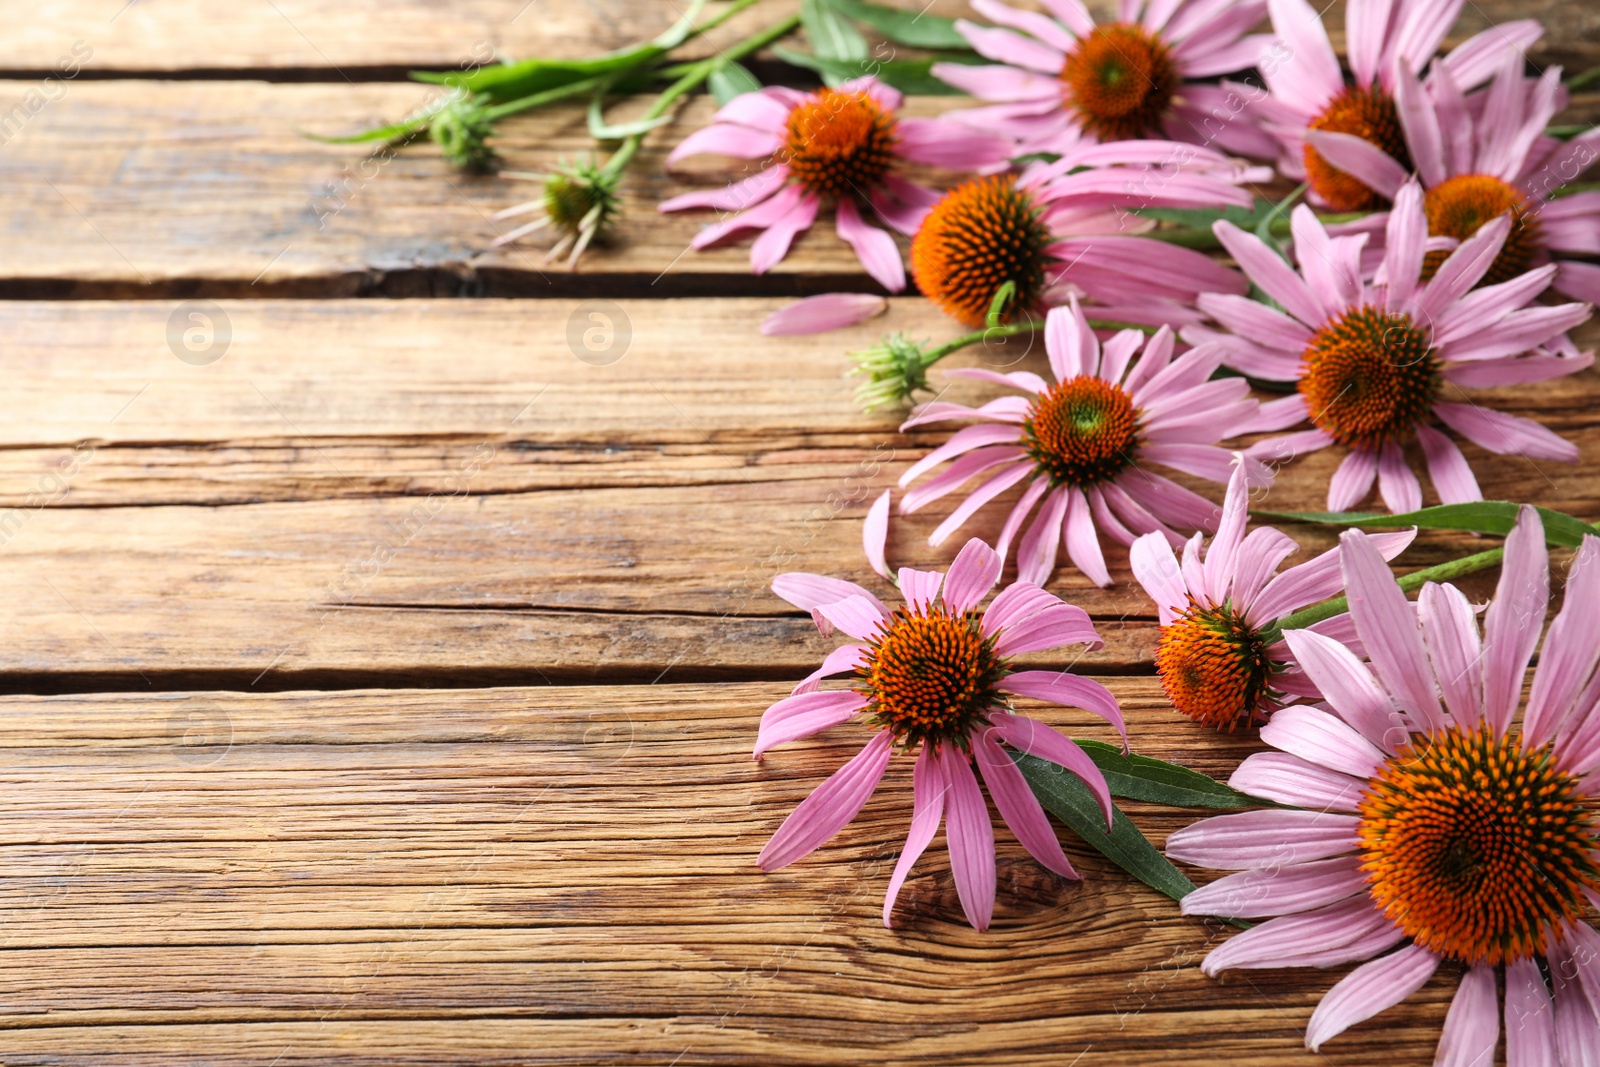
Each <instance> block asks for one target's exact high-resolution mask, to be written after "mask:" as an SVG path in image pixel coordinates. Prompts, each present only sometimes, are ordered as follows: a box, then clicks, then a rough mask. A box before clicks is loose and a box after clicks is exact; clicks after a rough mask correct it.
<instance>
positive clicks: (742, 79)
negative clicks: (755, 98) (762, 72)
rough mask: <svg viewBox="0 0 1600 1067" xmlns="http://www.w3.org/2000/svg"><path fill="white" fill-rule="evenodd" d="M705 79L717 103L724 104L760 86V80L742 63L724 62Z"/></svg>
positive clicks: (756, 89) (754, 90)
mask: <svg viewBox="0 0 1600 1067" xmlns="http://www.w3.org/2000/svg"><path fill="white" fill-rule="evenodd" d="M706 81H707V84H708V85H709V86H710V87H711V95H712V96H713V97H715V98H716V101H717V103H718V104H726V103H727V102H728V101H730V100H732V99H733V98H734V97H736V96H743V95H744V94H745V93H753V92H756V91H758V90H759V89H760V88H761V82H760V80H759V79H757V78H756V76H755V75H754V74H751V73H750V70H749V68H748V67H746V66H744V64H742V63H724V64H722V65H721V66H719V67H717V68H716V69H715V70H713V71H712V72H711V77H710V78H708V79H707V80H706Z"/></svg>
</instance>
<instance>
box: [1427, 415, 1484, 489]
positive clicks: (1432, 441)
mask: <svg viewBox="0 0 1600 1067" xmlns="http://www.w3.org/2000/svg"><path fill="white" fill-rule="evenodd" d="M1417 441H1418V443H1419V444H1421V445H1422V456H1423V459H1424V460H1425V461H1426V462H1427V464H1428V477H1429V478H1431V479H1432V480H1433V488H1434V490H1435V491H1437V492H1438V494H1439V500H1440V501H1441V502H1442V503H1445V504H1466V503H1470V502H1471V501H1474V500H1482V499H1483V490H1482V489H1479V488H1478V479H1477V478H1475V477H1473V475H1472V468H1471V467H1469V466H1467V457H1465V456H1463V455H1462V454H1461V449H1459V448H1457V447H1456V443H1455V442H1454V441H1452V440H1450V438H1449V437H1448V436H1446V435H1445V434H1443V433H1440V432H1439V431H1438V430H1435V429H1434V428H1433V427H1432V426H1418V427H1417Z"/></svg>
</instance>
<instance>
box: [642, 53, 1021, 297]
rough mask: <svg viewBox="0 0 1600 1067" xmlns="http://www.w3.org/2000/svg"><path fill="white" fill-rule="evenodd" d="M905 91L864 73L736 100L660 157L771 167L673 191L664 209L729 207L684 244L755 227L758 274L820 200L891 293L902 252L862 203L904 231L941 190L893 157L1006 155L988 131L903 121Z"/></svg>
mask: <svg viewBox="0 0 1600 1067" xmlns="http://www.w3.org/2000/svg"><path fill="white" fill-rule="evenodd" d="M902 99H903V98H902V96H901V94H900V92H899V90H897V89H893V88H891V87H889V86H887V85H884V84H883V83H882V82H880V81H878V80H877V79H875V78H870V77H868V78H858V79H856V80H854V81H849V82H845V83H844V84H843V85H840V86H838V87H837V88H832V89H820V90H818V91H816V92H813V93H803V92H799V91H797V90H794V89H784V88H777V87H769V88H766V89H762V90H761V91H760V92H752V93H745V94H744V95H743V96H739V97H736V98H735V99H733V100H732V101H731V102H729V103H728V104H726V105H724V106H723V107H722V109H721V110H720V111H718V112H717V114H716V121H715V122H714V123H713V124H712V125H710V126H707V127H706V128H705V129H702V130H697V131H695V132H694V133H692V134H690V135H689V136H688V137H686V138H685V139H684V140H683V143H681V144H680V145H678V147H677V148H675V149H673V151H672V154H671V155H670V156H668V157H667V165H668V166H671V165H672V164H673V163H675V162H677V161H678V160H680V159H682V158H684V157H685V156H692V155H698V154H701V153H707V152H710V153H716V154H718V155H725V156H734V157H737V158H739V159H770V161H771V162H770V165H768V166H767V167H766V168H765V169H763V170H761V171H759V172H757V173H756V174H755V175H754V176H752V177H750V178H746V179H745V180H744V181H741V182H737V183H735V184H733V185H730V186H727V187H726V188H722V189H717V190H714V191H710V192H701V193H686V194H684V195H683V196H677V197H673V198H672V199H671V200H668V201H666V202H665V203H663V204H662V205H661V208H660V210H662V211H681V210H683V209H685V208H716V209H718V210H721V211H735V212H737V214H735V215H733V216H731V217H729V218H726V219H724V220H723V221H721V222H718V223H716V224H714V225H712V226H707V227H706V228H705V229H703V230H701V231H700V232H699V233H697V234H695V236H694V240H693V241H691V242H690V244H691V246H692V247H694V248H697V249H699V248H705V247H706V246H708V245H711V244H715V243H716V242H718V241H721V240H723V239H725V238H727V237H729V236H731V235H733V234H736V233H739V232H741V231H744V230H762V231H764V232H763V233H762V234H761V236H760V237H758V238H757V239H756V241H755V244H754V245H752V246H751V248H750V266H751V269H752V270H754V271H755V272H756V273H757V274H765V273H766V272H767V271H768V270H771V269H772V267H774V266H775V265H776V264H777V263H778V262H779V261H780V260H782V259H783V257H784V255H785V254H787V253H788V251H789V245H790V243H791V242H792V241H793V240H794V238H795V237H796V235H798V234H799V233H801V232H802V231H804V230H806V229H808V228H810V226H811V224H812V223H813V222H814V221H816V217H817V210H818V208H820V207H821V205H822V202H823V201H824V200H828V201H831V202H833V203H834V204H835V205H836V211H837V223H836V226H837V230H838V234H839V237H840V239H841V240H843V241H845V242H846V243H847V244H849V245H850V246H851V247H852V248H854V249H855V252H856V256H857V257H858V258H859V259H860V260H861V265H862V266H863V267H865V268H866V271H867V273H868V274H870V275H872V276H873V277H874V278H876V279H877V280H878V281H879V283H881V284H882V285H883V286H884V288H886V289H888V290H889V291H890V292H899V291H900V290H901V289H904V288H905V284H906V278H905V267H904V266H903V265H902V264H901V262H900V250H899V249H898V248H896V247H895V243H894V238H892V237H891V236H889V234H888V233H886V232H885V231H883V230H880V229H878V228H877V227H876V226H873V225H871V224H869V223H868V222H867V221H866V220H865V219H864V218H863V217H862V214H861V209H862V208H863V207H868V208H871V209H873V210H875V211H876V212H877V213H878V215H879V217H880V218H882V219H883V221H884V222H886V223H888V225H889V226H891V227H892V228H894V229H896V230H899V231H900V232H902V233H904V234H907V235H908V236H909V235H910V234H913V233H915V232H916V230H917V225H918V224H919V223H920V222H921V221H922V217H923V215H925V214H927V211H928V209H929V208H930V207H931V206H932V205H933V202H934V201H935V200H937V199H938V194H937V193H935V192H933V191H932V190H930V189H927V188H925V187H923V186H921V185H917V184H916V183H914V182H911V181H907V180H906V179H905V178H902V177H900V176H899V175H897V174H895V173H894V171H895V167H896V164H898V163H900V162H901V161H905V162H911V163H923V164H927V165H930V166H936V167H946V168H950V169H953V170H964V171H976V170H983V169H985V168H990V167H996V166H999V165H1001V164H1003V163H1005V161H1006V160H1007V159H1008V158H1009V157H1010V155H1011V150H1012V145H1011V142H1010V141H1009V140H1008V139H1006V138H1004V137H1000V136H997V135H995V134H987V133H981V132H979V131H976V130H973V129H970V128H967V127H963V126H959V125H956V124H954V123H950V122H947V121H944V120H941V119H906V118H899V117H898V116H897V115H896V114H895V112H896V111H897V110H898V109H899V107H900V103H901V100H902Z"/></svg>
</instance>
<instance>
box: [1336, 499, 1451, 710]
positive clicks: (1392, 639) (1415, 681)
mask: <svg viewBox="0 0 1600 1067" xmlns="http://www.w3.org/2000/svg"><path fill="white" fill-rule="evenodd" d="M1339 564H1340V568H1341V570H1342V571H1343V573H1344V584H1345V590H1346V595H1347V596H1348V597H1349V598H1350V615H1351V617H1352V618H1354V619H1355V623H1356V632H1357V633H1359V634H1360V635H1361V643H1362V644H1363V645H1365V646H1366V649H1367V656H1368V658H1369V659H1370V660H1371V661H1372V667H1373V671H1374V673H1376V674H1377V676H1378V680H1379V681H1380V682H1382V683H1383V687H1384V688H1385V689H1386V690H1388V691H1389V693H1390V694H1391V695H1392V696H1394V698H1395V699H1396V700H1397V701H1398V702H1399V704H1400V707H1401V708H1402V709H1403V710H1404V711H1407V712H1409V713H1410V714H1411V715H1413V716H1415V717H1416V721H1417V723H1418V724H1419V725H1420V726H1421V728H1422V729H1423V730H1424V731H1426V732H1429V733H1432V732H1434V731H1437V730H1440V729H1443V728H1444V725H1445V722H1444V719H1443V717H1442V715H1441V713H1440V708H1439V695H1438V693H1437V691H1436V690H1435V688H1434V682H1433V671H1432V670H1430V669H1429V665H1428V655H1427V652H1426V651H1424V649H1423V647H1422V631H1421V630H1420V629H1419V628H1418V627H1417V614H1416V611H1415V609H1413V608H1412V607H1411V605H1410V604H1409V603H1407V602H1406V595H1405V593H1403V592H1401V591H1400V586H1399V585H1398V584H1396V582H1395V579H1394V573H1393V572H1392V571H1390V570H1389V565H1388V564H1387V563H1386V562H1385V561H1384V559H1383V556H1382V555H1380V554H1379V552H1378V547H1377V546H1376V545H1374V544H1373V543H1372V540H1371V539H1370V538H1369V537H1368V536H1367V535H1366V534H1364V533H1362V532H1361V531H1360V530H1347V531H1345V532H1344V533H1343V534H1341V535H1340V537H1339Z"/></svg>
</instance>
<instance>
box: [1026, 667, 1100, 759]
mask: <svg viewBox="0 0 1600 1067" xmlns="http://www.w3.org/2000/svg"><path fill="white" fill-rule="evenodd" d="M995 688H996V689H998V690H1000V692H1002V693H1014V694H1015V695H1017V696H1019V697H1032V698H1033V699H1035V700H1048V701H1049V702H1050V703H1052V704H1061V705H1064V706H1066V707H1069V708H1082V709H1083V710H1084V711H1092V712H1094V713H1095V714H1096V715H1098V716H1100V717H1101V718H1102V719H1105V720H1106V721H1107V722H1109V723H1110V724H1111V725H1112V726H1115V727H1116V728H1117V732H1118V733H1119V734H1121V735H1122V747H1123V749H1124V750H1126V749H1127V747H1128V727H1127V725H1126V724H1125V723H1124V722H1123V721H1122V707H1121V706H1120V705H1119V704H1118V703H1117V698H1116V697H1115V696H1113V695H1112V693H1111V690H1109V689H1107V688H1106V687H1105V686H1103V685H1101V684H1100V683H1099V682H1097V681H1095V680H1094V679H1093V678H1084V677H1082V676H1080V675H1076V674H1073V673H1072V672H1070V671H1015V672H1013V673H1011V674H1008V675H1006V677H1005V678H1003V679H1001V680H1000V682H999V683H998V684H997V685H996V686H995Z"/></svg>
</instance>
